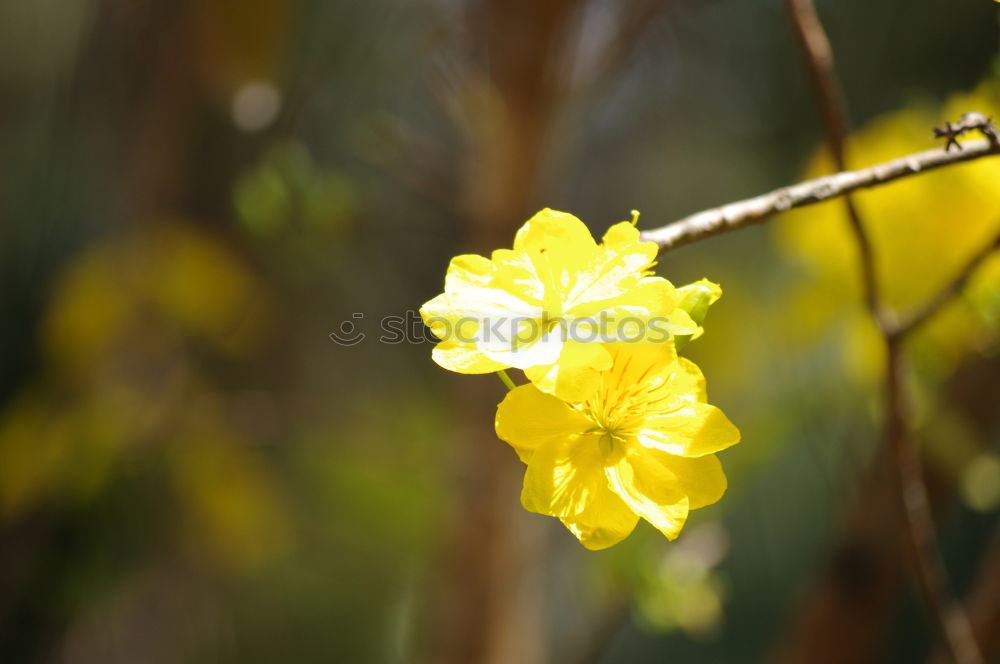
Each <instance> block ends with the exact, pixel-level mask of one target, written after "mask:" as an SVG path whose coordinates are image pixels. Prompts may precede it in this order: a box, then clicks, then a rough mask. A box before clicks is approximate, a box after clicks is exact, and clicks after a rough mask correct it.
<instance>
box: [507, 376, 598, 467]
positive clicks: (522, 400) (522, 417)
mask: <svg viewBox="0 0 1000 664" xmlns="http://www.w3.org/2000/svg"><path fill="white" fill-rule="evenodd" d="M495 426H496V431H497V436H499V437H500V439H501V440H503V441H506V442H507V443H509V444H510V445H511V446H512V447H513V448H514V449H515V450H517V453H518V456H520V457H521V460H522V461H524V462H525V463H527V460H528V458H529V457H530V456H531V452H533V451H534V450H535V449H536V448H538V446H539V445H544V444H547V443H552V442H555V441H559V440H563V439H568V438H570V437H572V436H574V435H577V434H579V433H581V432H582V431H584V430H586V429H587V428H589V427H590V422H589V421H588V420H587V418H585V417H584V416H583V415H581V414H580V413H579V412H577V411H576V410H574V409H572V408H570V407H569V406H568V405H566V403H565V402H564V401H561V400H559V399H557V398H555V397H554V396H552V395H549V394H545V393H543V392H539V391H538V389H537V388H536V387H535V386H534V385H521V386H519V387H516V388H514V389H513V390H511V391H510V392H508V393H507V396H506V397H504V400H503V401H501V402H500V405H499V406H497V415H496V421H495Z"/></svg>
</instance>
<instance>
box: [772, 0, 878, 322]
mask: <svg viewBox="0 0 1000 664" xmlns="http://www.w3.org/2000/svg"><path fill="white" fill-rule="evenodd" d="M785 6H786V8H787V10H788V16H789V18H790V19H791V23H792V28H793V30H794V32H795V38H796V41H797V42H798V44H799V48H800V49H801V51H802V55H803V56H804V58H805V61H806V69H807V70H808V72H809V79H810V81H811V82H812V86H813V89H814V91H815V93H816V101H817V102H818V103H819V109H820V116H821V117H822V120H823V129H824V134H825V136H826V145H827V148H828V149H829V150H830V154H831V155H832V156H833V164H834V166H835V167H836V169H837V170H838V171H845V170H847V145H846V144H847V134H848V130H849V124H850V123H849V120H848V115H847V101H846V98H845V96H844V91H843V89H842V88H841V86H840V81H839V80H838V78H837V69H836V65H835V64H834V60H833V49H832V48H830V40H829V39H828V38H827V36H826V32H825V31H824V30H823V24H822V23H821V22H820V20H819V16H818V15H817V14H816V7H815V5H814V4H813V2H812V0H786V2H785ZM844 207H845V209H846V211H847V218H848V220H849V221H850V223H851V232H852V233H853V234H854V240H855V243H856V244H857V246H858V256H859V258H860V261H861V270H862V273H863V278H862V283H863V284H864V288H865V304H866V305H867V307H868V311H869V312H870V313H871V315H872V316H873V317H874V318H876V319H878V320H879V321H885V320H886V314H885V312H884V311H883V308H882V307H881V306H880V305H879V299H878V292H879V287H878V274H877V273H876V271H875V254H874V251H873V250H872V243H871V240H870V239H869V237H868V233H867V232H866V231H865V225H864V222H863V221H862V220H861V213H860V212H858V208H857V206H856V205H855V204H854V199H853V198H851V196H849V195H845V196H844Z"/></svg>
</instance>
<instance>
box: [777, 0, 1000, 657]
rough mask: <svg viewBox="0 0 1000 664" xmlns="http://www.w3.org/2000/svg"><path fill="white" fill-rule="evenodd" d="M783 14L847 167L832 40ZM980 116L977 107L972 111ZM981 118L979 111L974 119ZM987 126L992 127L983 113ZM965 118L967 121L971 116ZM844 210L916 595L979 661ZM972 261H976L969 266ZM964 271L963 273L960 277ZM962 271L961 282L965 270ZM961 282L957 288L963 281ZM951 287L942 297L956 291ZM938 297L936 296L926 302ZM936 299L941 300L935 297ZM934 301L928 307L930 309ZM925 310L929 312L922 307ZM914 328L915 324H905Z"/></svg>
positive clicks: (795, 2)
mask: <svg viewBox="0 0 1000 664" xmlns="http://www.w3.org/2000/svg"><path fill="white" fill-rule="evenodd" d="M786 6H787V7H788V13H789V16H790V18H791V21H792V25H793V27H794V29H795V34H796V38H797V39H798V42H799V46H800V47H801V49H802V53H803V55H804V57H805V59H806V63H807V65H808V70H809V75H810V78H811V80H812V83H813V87H814V88H815V90H816V97H817V100H818V102H819V105H820V110H821V115H822V117H823V124H824V127H825V130H826V140H827V144H828V145H829V148H830V152H831V153H832V154H833V158H834V163H835V164H836V166H837V168H838V170H841V171H843V170H845V169H846V163H845V146H844V143H845V140H846V137H847V131H848V122H847V104H846V102H845V98H844V95H843V92H842V90H841V87H840V83H839V81H838V78H837V72H836V68H835V66H834V60H833V52H832V50H831V48H830V42H829V40H828V39H827V36H826V33H825V32H824V30H823V25H822V23H820V20H819V17H818V16H817V14H816V7H815V5H814V4H813V0H786ZM977 115H978V114H977ZM969 116H970V114H967V115H966V116H965V117H963V120H962V122H960V123H959V124H960V125H962V126H961V127H957V128H956V127H954V126H953V125H951V124H950V123H949V124H948V125H945V128H944V129H943V130H939V131H937V132H935V133H936V135H937V136H939V137H941V136H946V137H947V138H948V143H947V144H946V145H945V152H948V149H949V148H950V147H951V146H952V145H955V146H957V147H958V148H959V151H961V145H960V144H959V143H958V142H957V140H956V138H957V136H959V135H961V134H962V133H964V132H965V131H969V130H970V129H971V128H972V127H971V126H970V127H966V126H964V125H965V124H967V123H966V120H967V119H968V118H969ZM975 119H976V120H979V118H975ZM983 120H984V122H983V123H982V124H984V125H985V126H987V127H989V126H991V125H990V123H989V121H988V120H985V118H983ZM968 124H971V122H970V123H968ZM983 133H985V134H986V136H987V139H988V142H989V144H990V145H992V146H993V147H996V146H997V141H996V135H995V134H990V133H987V132H986V131H985V130H984V132H983ZM844 200H845V205H846V208H847V215H848V218H849V220H850V222H851V229H852V231H853V234H854V239H855V243H856V244H857V247H858V252H859V255H860V259H861V272H862V282H863V283H864V288H865V303H866V305H867V307H868V311H869V313H870V314H871V317H872V319H873V321H874V322H875V324H876V325H877V326H878V328H879V330H880V331H881V332H882V336H883V338H884V339H885V344H886V351H887V352H886V357H887V372H886V396H885V400H886V410H887V414H886V424H885V437H886V444H887V446H888V447H889V450H890V452H891V454H892V458H893V460H894V463H893V464H892V466H893V469H894V470H895V471H896V477H897V480H898V488H899V492H900V497H901V499H902V504H903V513H904V521H905V524H906V532H907V539H908V541H909V543H910V554H911V556H910V557H911V558H912V561H913V567H914V572H915V575H916V578H917V585H918V587H919V589H920V594H921V597H922V598H923V600H924V603H925V604H926V606H927V609H928V610H929V611H930V613H931V615H932V617H933V618H934V620H935V622H936V623H937V625H938V628H939V630H940V632H941V636H942V638H943V640H944V642H945V643H946V644H947V646H948V650H949V652H950V655H951V656H952V658H953V659H954V661H955V662H956V664H982V662H983V657H982V654H981V653H980V651H979V646H978V645H977V644H976V640H975V637H974V635H973V633H972V627H971V626H970V624H969V619H968V616H966V614H965V612H964V611H963V610H962V608H961V606H960V605H959V604H958V603H957V602H956V601H955V600H954V598H953V597H952V595H951V591H950V589H949V587H948V581H947V573H946V570H945V567H944V564H943V561H942V560H941V554H940V551H939V550H938V548H937V532H936V528H935V525H934V517H933V515H932V513H931V507H930V499H929V498H928V495H927V485H926V484H925V482H924V473H923V467H922V463H921V459H920V452H919V450H918V449H917V447H916V445H915V444H914V441H913V440H912V439H911V438H910V435H909V434H910V427H909V422H908V419H907V409H906V403H905V399H906V395H905V390H904V385H903V381H904V377H905V367H904V363H905V358H904V355H903V349H902V342H903V338H904V334H902V333H900V328H898V326H897V325H896V323H895V322H894V318H895V317H894V316H892V315H891V314H890V313H889V310H888V307H886V306H885V305H884V303H883V302H882V298H881V296H880V289H879V285H878V278H877V273H876V270H875V254H874V251H873V248H872V244H871V240H870V238H869V237H868V234H867V232H866V231H865V226H864V223H863V221H862V220H861V215H860V214H859V213H858V210H857V208H856V207H855V205H854V203H853V201H852V200H851V198H850V197H849V196H845V198H844ZM973 268H974V266H973ZM963 275H964V276H963ZM963 275H960V277H959V279H960V280H961V281H964V279H965V278H967V273H963ZM960 285H961V284H959V286H958V287H960ZM954 292H955V291H949V292H948V293H947V297H950V296H951V295H952V294H954ZM930 304H931V305H934V304H935V301H932V302H931V303H930ZM937 306H940V305H939V304H938V305H937ZM934 310H936V307H934V308H932V309H930V311H931V312H933V311H934ZM927 315H928V316H929V315H930V313H928V314H927ZM910 329H912V328H910Z"/></svg>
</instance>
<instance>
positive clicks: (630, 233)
mask: <svg viewBox="0 0 1000 664" xmlns="http://www.w3.org/2000/svg"><path fill="white" fill-rule="evenodd" d="M601 244H602V245H603V246H604V247H606V248H607V249H609V250H611V251H614V252H616V253H618V254H622V255H629V256H635V257H636V258H635V259H634V260H637V261H638V260H641V261H642V264H643V267H642V268H641V269H646V267H648V266H649V265H651V264H652V262H653V261H654V260H656V254H657V253H659V248H658V247H657V246H656V243H655V242H639V229H638V228H636V227H635V225H634V224H632V222H630V221H622V222H619V223H617V224H615V225H614V226H612V227H611V228H609V229H608V230H607V232H605V233H604V238H603V239H602V240H601Z"/></svg>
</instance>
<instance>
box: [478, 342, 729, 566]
mask: <svg viewBox="0 0 1000 664" xmlns="http://www.w3.org/2000/svg"><path fill="white" fill-rule="evenodd" d="M604 348H605V350H606V351H607V352H608V353H609V355H610V356H611V358H612V360H613V362H612V365H611V367H610V368H608V369H607V370H606V371H603V372H601V374H600V376H599V381H598V386H597V388H596V389H595V390H594V391H593V392H592V393H591V394H590V395H589V396H588V397H587V398H586V399H585V400H582V401H581V402H578V403H568V402H566V401H563V400H561V399H558V398H556V397H554V396H552V395H549V394H545V393H543V392H541V391H539V390H538V389H537V388H536V387H535V386H533V385H522V386H520V387H518V388H516V389H514V390H512V391H511V392H509V393H508V394H507V397H506V398H505V399H504V400H503V402H502V403H501V404H500V406H499V407H498V408H497V417H496V431H497V435H498V436H499V437H500V438H501V439H503V440H505V441H506V442H508V443H509V444H510V445H511V446H512V447H513V448H514V450H515V451H516V452H517V454H518V456H520V458H521V460H522V461H524V462H525V463H526V464H527V466H528V467H527V471H526V472H525V475H524V489H523V491H522V493H521V503H522V504H523V505H524V507H525V509H528V510H530V511H532V512H538V513H540V514H546V515H550V516H556V517H559V518H560V519H561V520H562V522H563V523H564V524H565V525H566V527H567V528H569V529H570V531H571V532H572V533H573V534H574V535H576V536H577V538H579V540H580V542H581V543H583V545H584V546H585V547H587V548H588V549H595V550H596V549H604V548H607V547H609V546H612V545H613V544H616V543H618V542H620V541H621V540H623V539H624V538H625V537H627V536H628V535H629V533H631V532H632V529H633V528H635V525H636V523H637V522H638V520H639V517H642V518H644V519H646V520H647V521H649V522H650V523H651V524H653V526H655V527H656V528H657V529H658V530H660V532H662V533H663V534H664V535H666V536H667V537H668V538H669V539H674V538H675V537H677V535H678V533H679V532H680V530H681V528H682V527H683V525H684V522H685V520H686V519H687V515H688V511H689V510H692V509H696V508H698V507H703V506H705V505H709V504H711V503H714V502H716V501H717V500H718V499H719V498H720V497H722V494H723V493H724V492H725V490H726V476H725V475H724V474H723V472H722V466H721V464H720V463H719V460H718V458H717V457H716V456H715V452H718V451H719V450H722V449H725V448H727V447H729V446H730V445H734V444H735V443H737V442H739V438H740V433H739V431H738V430H737V429H736V427H735V426H733V424H732V423H731V422H730V421H729V420H728V419H727V418H726V416H725V415H724V414H723V413H722V411H720V410H719V409H718V408H716V407H715V406H711V405H709V404H708V403H707V396H706V393H705V379H704V377H703V376H702V374H701V371H700V370H699V369H698V367H697V366H695V365H694V364H693V363H692V362H690V361H688V360H686V359H684V358H679V357H678V356H677V353H676V350H675V349H674V344H673V342H667V343H652V342H641V343H615V344H608V345H606V346H604Z"/></svg>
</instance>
